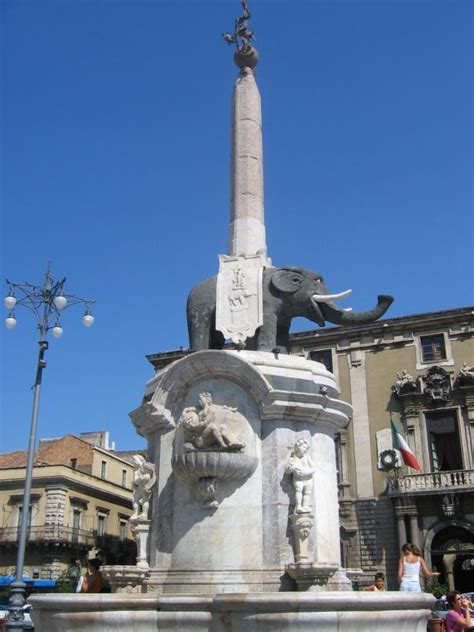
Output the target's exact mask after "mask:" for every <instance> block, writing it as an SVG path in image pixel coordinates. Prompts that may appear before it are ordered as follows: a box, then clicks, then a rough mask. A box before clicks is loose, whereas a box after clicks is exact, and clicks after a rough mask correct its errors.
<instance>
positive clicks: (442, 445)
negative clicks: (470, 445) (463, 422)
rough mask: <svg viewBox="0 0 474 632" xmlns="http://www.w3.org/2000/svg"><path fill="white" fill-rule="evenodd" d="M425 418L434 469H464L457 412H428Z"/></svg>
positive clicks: (439, 470)
mask: <svg viewBox="0 0 474 632" xmlns="http://www.w3.org/2000/svg"><path fill="white" fill-rule="evenodd" d="M425 418H426V431H427V436H428V443H429V446H428V447H429V453H430V461H431V469H432V471H433V472H446V471H450V470H461V469H463V463H462V457H461V446H460V444H459V434H458V424H457V415H456V412H455V411H454V410H444V411H442V412H429V413H428V412H427V413H425Z"/></svg>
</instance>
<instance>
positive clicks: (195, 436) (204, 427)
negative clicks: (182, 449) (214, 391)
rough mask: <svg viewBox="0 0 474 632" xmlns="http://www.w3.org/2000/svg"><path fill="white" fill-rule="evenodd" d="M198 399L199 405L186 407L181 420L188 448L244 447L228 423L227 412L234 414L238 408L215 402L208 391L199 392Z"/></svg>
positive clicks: (233, 448) (234, 448) (230, 448)
mask: <svg viewBox="0 0 474 632" xmlns="http://www.w3.org/2000/svg"><path fill="white" fill-rule="evenodd" d="M198 399H199V405H198V406H188V407H187V408H185V409H184V410H183V412H182V414H181V417H180V420H179V423H180V425H181V426H182V428H183V431H184V437H185V441H186V442H187V446H186V448H187V449H189V448H190V447H191V449H192V447H194V448H195V449H198V450H214V449H217V450H219V449H220V450H224V451H226V450H241V449H242V448H244V444H243V443H242V442H241V441H239V440H238V438H237V437H235V436H234V435H233V433H232V432H231V431H230V430H229V428H228V427H227V425H226V414H227V413H229V414H233V413H235V412H236V409H235V408H230V407H228V406H217V405H215V404H213V402H212V395H211V394H210V393H207V392H204V393H199V398H198ZM189 444H191V446H189Z"/></svg>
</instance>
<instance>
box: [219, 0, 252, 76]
mask: <svg viewBox="0 0 474 632" xmlns="http://www.w3.org/2000/svg"><path fill="white" fill-rule="evenodd" d="M241 4H242V8H243V10H244V12H243V13H242V15H241V16H240V17H238V18H236V19H235V29H234V34H233V35H231V34H230V33H222V37H223V38H224V39H225V41H226V42H227V43H228V44H235V46H236V48H237V50H236V52H235V55H234V61H235V63H236V64H237V66H238V67H239V68H242V69H243V68H255V66H256V65H257V64H258V53H257V51H256V49H255V48H254V47H253V46H252V44H251V43H250V40H252V39H254V37H253V31H250V30H249V28H248V21H249V19H250V17H251V15H250V11H249V7H248V2H247V0H242V2H241Z"/></svg>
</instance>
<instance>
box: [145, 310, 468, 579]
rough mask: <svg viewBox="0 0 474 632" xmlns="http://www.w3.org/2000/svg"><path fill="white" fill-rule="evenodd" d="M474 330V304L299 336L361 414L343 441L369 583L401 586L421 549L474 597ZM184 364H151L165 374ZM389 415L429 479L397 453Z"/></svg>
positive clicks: (296, 350)
mask: <svg viewBox="0 0 474 632" xmlns="http://www.w3.org/2000/svg"><path fill="white" fill-rule="evenodd" d="M473 332H474V308H471V307H468V308H461V309H453V310H448V311H443V312H436V313H425V314H417V315H413V316H406V317H400V318H391V319H385V320H381V321H377V322H375V323H371V324H369V325H363V326H358V327H351V328H342V327H334V328H330V329H318V330H313V331H307V332H302V333H295V334H292V335H291V340H290V345H291V346H290V353H292V354H295V355H299V356H303V357H306V358H308V359H312V360H315V361H317V362H322V363H323V364H325V365H326V367H327V368H328V369H329V370H330V371H331V372H332V373H334V375H335V376H336V378H337V381H338V383H339V385H340V390H341V398H342V399H343V400H344V401H347V402H349V403H350V404H351V405H352V407H353V417H352V420H351V422H350V423H349V425H348V427H347V428H346V429H345V430H344V431H343V432H341V433H340V435H339V436H338V437H337V442H336V445H337V462H338V468H339V472H338V476H339V512H340V519H341V533H340V542H341V553H342V559H343V565H344V566H345V567H346V568H347V569H349V570H350V571H351V573H352V577H353V578H356V581H357V582H358V583H359V584H361V585H362V584H364V583H368V582H369V580H371V579H373V574H374V572H376V571H384V572H385V573H386V577H387V585H388V587H389V588H390V589H396V588H398V586H397V581H396V570H397V562H398V558H399V556H400V549H401V546H402V544H403V543H405V542H412V543H414V544H417V545H418V546H419V547H420V548H421V549H422V551H423V555H424V557H425V560H426V562H427V564H428V566H431V567H433V568H434V567H436V569H437V570H439V571H440V572H441V577H440V580H439V581H440V582H441V583H442V584H445V585H446V586H447V587H449V588H454V587H456V588H457V589H459V590H465V591H467V590H473V586H474V494H473V492H474V459H473V445H474V369H472V370H471V367H470V366H469V365H470V364H474V340H473ZM182 355H183V351H171V352H167V353H159V354H155V355H150V356H148V359H149V361H150V362H151V363H152V364H153V366H154V367H155V369H160V368H161V367H163V366H165V365H166V364H168V363H169V362H172V361H173V360H176V359H178V358H179V357H181V356H182ZM391 418H392V419H393V421H394V422H395V424H396V425H397V426H398V428H399V430H400V431H401V432H402V434H403V435H404V436H405V437H406V439H407V441H408V443H409V445H410V447H411V449H412V451H413V452H414V454H415V456H416V458H417V460H418V463H419V464H420V466H421V470H422V472H421V473H419V472H417V471H416V470H411V469H410V468H407V467H405V466H404V465H403V464H402V462H401V460H400V454H399V453H398V452H397V451H395V450H394V449H393V444H392V435H391V430H390V419H391ZM315 484H316V485H317V481H315Z"/></svg>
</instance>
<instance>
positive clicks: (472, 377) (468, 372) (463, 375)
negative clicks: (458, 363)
mask: <svg viewBox="0 0 474 632" xmlns="http://www.w3.org/2000/svg"><path fill="white" fill-rule="evenodd" d="M456 380H457V382H458V383H459V384H460V385H461V386H468V385H471V384H474V368H473V367H472V366H469V364H468V363H467V362H464V363H463V365H462V367H461V368H460V370H459V373H458V374H457V376H456Z"/></svg>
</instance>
